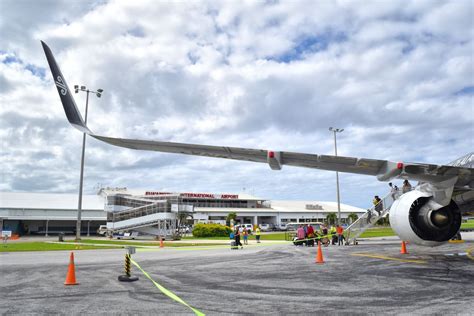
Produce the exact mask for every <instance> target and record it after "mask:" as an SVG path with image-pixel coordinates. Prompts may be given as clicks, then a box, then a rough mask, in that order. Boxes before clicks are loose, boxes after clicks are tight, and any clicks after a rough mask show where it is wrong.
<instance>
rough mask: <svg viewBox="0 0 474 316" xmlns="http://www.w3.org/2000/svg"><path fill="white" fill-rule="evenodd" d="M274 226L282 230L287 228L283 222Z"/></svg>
mask: <svg viewBox="0 0 474 316" xmlns="http://www.w3.org/2000/svg"><path fill="white" fill-rule="evenodd" d="M275 228H276V230H282V231H286V230H288V227H286V224H284V223H281V224H278V225H277V226H275Z"/></svg>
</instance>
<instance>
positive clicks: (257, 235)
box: [255, 226, 260, 244]
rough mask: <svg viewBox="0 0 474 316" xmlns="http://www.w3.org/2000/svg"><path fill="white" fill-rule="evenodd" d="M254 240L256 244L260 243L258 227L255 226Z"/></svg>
mask: <svg viewBox="0 0 474 316" xmlns="http://www.w3.org/2000/svg"><path fill="white" fill-rule="evenodd" d="M255 239H256V240H257V244H259V243H260V227H258V226H257V228H256V229H255Z"/></svg>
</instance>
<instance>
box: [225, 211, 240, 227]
mask: <svg viewBox="0 0 474 316" xmlns="http://www.w3.org/2000/svg"><path fill="white" fill-rule="evenodd" d="M236 218H237V213H236V212H230V213H229V214H227V218H226V219H225V221H226V224H227V226H230V222H231V221H234V223H235V219H236Z"/></svg>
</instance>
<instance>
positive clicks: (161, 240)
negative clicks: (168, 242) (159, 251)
mask: <svg viewBox="0 0 474 316" xmlns="http://www.w3.org/2000/svg"><path fill="white" fill-rule="evenodd" d="M164 247H165V243H164V242H163V237H160V248H164Z"/></svg>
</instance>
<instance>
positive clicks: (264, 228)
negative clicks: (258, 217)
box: [258, 224, 273, 232]
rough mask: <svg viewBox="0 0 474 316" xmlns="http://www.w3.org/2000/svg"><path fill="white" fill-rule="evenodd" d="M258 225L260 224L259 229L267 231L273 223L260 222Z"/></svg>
mask: <svg viewBox="0 0 474 316" xmlns="http://www.w3.org/2000/svg"><path fill="white" fill-rule="evenodd" d="M258 226H260V230H262V231H265V232H269V231H271V230H272V228H273V225H270V224H260V225H258Z"/></svg>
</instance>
